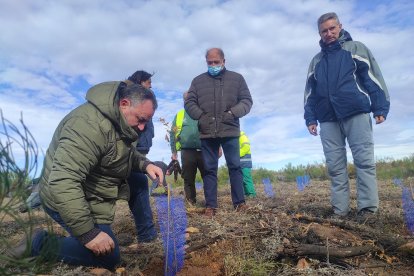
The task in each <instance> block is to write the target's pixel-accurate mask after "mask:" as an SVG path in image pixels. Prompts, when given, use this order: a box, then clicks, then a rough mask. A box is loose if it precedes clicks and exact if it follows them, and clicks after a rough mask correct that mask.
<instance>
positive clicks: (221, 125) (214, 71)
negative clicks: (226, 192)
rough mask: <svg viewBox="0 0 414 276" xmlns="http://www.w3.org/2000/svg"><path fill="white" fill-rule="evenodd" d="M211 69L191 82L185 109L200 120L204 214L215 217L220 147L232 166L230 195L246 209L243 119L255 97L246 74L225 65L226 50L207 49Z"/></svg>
mask: <svg viewBox="0 0 414 276" xmlns="http://www.w3.org/2000/svg"><path fill="white" fill-rule="evenodd" d="M206 63H207V67H208V71H207V72H205V73H203V74H201V75H199V76H197V77H195V78H194V79H193V81H192V82H191V87H190V89H189V91H188V97H187V99H186V100H185V110H186V111H187V113H188V114H189V115H190V117H191V118H193V119H194V120H198V126H199V132H200V139H201V152H202V155H203V160H204V166H205V168H204V169H205V175H204V177H203V182H204V196H205V199H206V209H205V215H206V216H207V217H209V218H212V217H213V216H214V215H215V213H216V209H217V207H218V204H217V169H218V159H219V148H220V146H221V147H222V149H223V152H224V156H225V158H226V163H227V167H228V169H229V176H230V185H231V198H232V202H233V207H234V209H235V210H236V211H243V210H245V209H247V206H246V204H245V199H244V191H243V175H242V171H241V168H240V147H239V136H240V122H239V118H241V117H243V116H244V115H246V114H247V113H249V111H250V109H251V107H252V105H253V100H252V97H251V95H250V91H249V88H248V87H247V84H246V81H245V80H244V78H243V76H242V75H240V74H238V73H236V72H232V71H229V70H227V69H226V67H225V66H224V65H225V59H224V53H223V50H222V49H220V48H211V49H209V50H207V52H206Z"/></svg>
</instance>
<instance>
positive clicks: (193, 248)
mask: <svg viewBox="0 0 414 276" xmlns="http://www.w3.org/2000/svg"><path fill="white" fill-rule="evenodd" d="M221 238H222V237H221V235H218V236H215V237H213V238H210V239H207V240H204V241H203V242H201V243H198V244H194V245H191V246H189V247H188V248H187V249H186V250H185V252H186V254H188V253H191V252H193V251H197V250H200V249H202V248H204V247H207V246H209V245H211V244H213V243H215V242H216V241H218V240H219V239H221Z"/></svg>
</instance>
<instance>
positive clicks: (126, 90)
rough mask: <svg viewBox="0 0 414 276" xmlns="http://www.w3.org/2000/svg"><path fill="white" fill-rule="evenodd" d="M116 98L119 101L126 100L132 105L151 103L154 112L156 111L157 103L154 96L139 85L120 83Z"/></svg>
mask: <svg viewBox="0 0 414 276" xmlns="http://www.w3.org/2000/svg"><path fill="white" fill-rule="evenodd" d="M118 98H119V101H121V100H122V99H128V100H130V101H131V102H132V104H133V105H137V104H140V103H142V102H143V101H145V100H150V101H152V104H153V107H154V110H156V109H157V107H158V103H157V98H156V97H155V94H154V93H153V92H152V91H151V90H150V89H146V88H145V87H143V86H141V85H139V84H135V83H134V84H130V85H128V84H126V83H125V82H121V84H120V85H119V88H118Z"/></svg>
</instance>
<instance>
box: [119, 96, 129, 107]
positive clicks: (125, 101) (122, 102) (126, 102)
mask: <svg viewBox="0 0 414 276" xmlns="http://www.w3.org/2000/svg"><path fill="white" fill-rule="evenodd" d="M130 105H131V101H130V100H128V99H126V98H124V99H122V100H120V101H119V106H120V107H128V106H130Z"/></svg>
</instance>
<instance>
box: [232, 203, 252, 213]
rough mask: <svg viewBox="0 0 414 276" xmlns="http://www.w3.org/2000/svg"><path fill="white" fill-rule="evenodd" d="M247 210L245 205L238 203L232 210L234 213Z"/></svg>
mask: <svg viewBox="0 0 414 276" xmlns="http://www.w3.org/2000/svg"><path fill="white" fill-rule="evenodd" d="M247 209H249V207H248V206H247V205H246V203H240V204H238V205H236V206H234V210H235V211H236V212H244V211H246V210H247Z"/></svg>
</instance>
